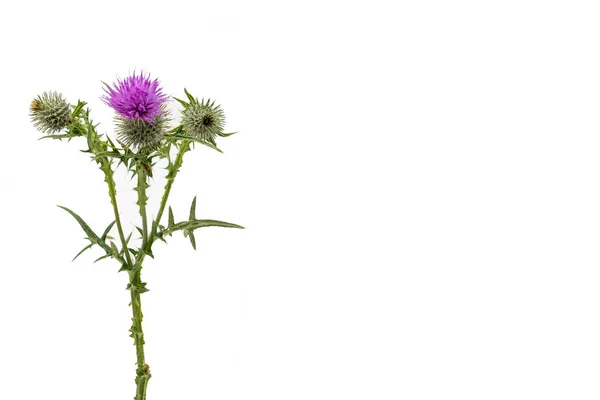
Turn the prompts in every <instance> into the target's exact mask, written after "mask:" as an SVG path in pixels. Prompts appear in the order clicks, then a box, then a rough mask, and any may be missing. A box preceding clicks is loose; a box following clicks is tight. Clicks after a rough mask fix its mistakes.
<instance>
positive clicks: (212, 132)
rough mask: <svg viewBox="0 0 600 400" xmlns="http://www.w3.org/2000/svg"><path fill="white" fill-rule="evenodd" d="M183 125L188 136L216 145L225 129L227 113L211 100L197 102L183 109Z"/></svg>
mask: <svg viewBox="0 0 600 400" xmlns="http://www.w3.org/2000/svg"><path fill="white" fill-rule="evenodd" d="M181 123H182V125H183V127H184V129H185V131H186V133H187V134H188V135H190V136H194V137H196V138H198V139H201V140H204V141H207V142H210V143H212V144H215V136H217V135H219V136H220V135H221V134H222V133H223V129H224V127H225V113H224V112H223V110H222V109H221V106H219V105H216V106H215V102H214V101H212V102H211V101H210V99H208V100H206V101H204V99H202V101H201V102H199V101H198V100H195V101H192V102H190V103H189V104H187V105H186V107H185V108H184V109H183V111H182V118H181Z"/></svg>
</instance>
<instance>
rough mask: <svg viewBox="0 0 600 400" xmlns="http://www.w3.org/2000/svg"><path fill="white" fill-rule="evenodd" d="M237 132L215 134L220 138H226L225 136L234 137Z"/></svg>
mask: <svg viewBox="0 0 600 400" xmlns="http://www.w3.org/2000/svg"><path fill="white" fill-rule="evenodd" d="M236 133H237V132H229V133H223V132H221V133H219V132H217V135H219V136H221V137H227V136H231V135H235V134H236Z"/></svg>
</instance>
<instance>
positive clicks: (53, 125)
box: [29, 92, 71, 134]
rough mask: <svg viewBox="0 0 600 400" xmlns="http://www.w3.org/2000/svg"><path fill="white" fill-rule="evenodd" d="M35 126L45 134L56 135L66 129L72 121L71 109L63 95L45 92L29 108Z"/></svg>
mask: <svg viewBox="0 0 600 400" xmlns="http://www.w3.org/2000/svg"><path fill="white" fill-rule="evenodd" d="M29 111H30V113H29V115H30V116H31V120H32V121H33V124H34V126H35V127H36V128H37V129H38V130H39V131H41V132H44V133H51V134H52V133H55V132H58V131H60V130H61V129H63V128H65V127H66V126H67V124H68V123H69V122H70V120H71V107H70V106H69V103H67V100H65V98H64V97H63V96H62V94H60V93H57V92H44V93H42V95H40V96H38V97H36V98H35V99H34V100H33V101H32V102H31V105H30V106H29Z"/></svg>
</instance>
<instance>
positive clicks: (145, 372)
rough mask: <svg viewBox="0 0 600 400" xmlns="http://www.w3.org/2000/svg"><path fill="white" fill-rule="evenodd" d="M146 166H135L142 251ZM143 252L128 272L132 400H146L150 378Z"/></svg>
mask: <svg viewBox="0 0 600 400" xmlns="http://www.w3.org/2000/svg"><path fill="white" fill-rule="evenodd" d="M146 168H148V166H147V164H145V163H143V162H141V161H140V162H138V163H137V165H136V173H137V176H138V181H137V188H136V190H137V194H138V201H137V204H138V205H139V207H140V215H141V217H142V249H146V246H147V242H148V218H147V214H146V201H147V200H148V196H147V195H146V190H147V188H148V183H147V173H146ZM144 256H145V254H144V251H140V252H139V253H138V254H137V256H136V263H135V265H133V266H132V268H131V271H130V272H129V290H130V291H131V309H132V312H133V318H132V321H133V324H132V326H131V336H132V337H133V341H134V343H135V353H136V358H137V368H136V375H135V384H136V391H135V397H134V400H146V389H147V387H148V381H149V380H150V377H151V376H152V375H151V374H150V367H149V366H148V364H146V357H145V355H144V344H145V341H144V331H143V329H142V319H143V318H144V315H143V314H142V299H141V294H142V293H144V292H145V291H146V290H147V289H146V287H145V286H146V284H145V283H143V282H142V262H143V261H144Z"/></svg>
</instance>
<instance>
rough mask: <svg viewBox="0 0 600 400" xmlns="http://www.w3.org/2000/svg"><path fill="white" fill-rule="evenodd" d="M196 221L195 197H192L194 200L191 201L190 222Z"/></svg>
mask: <svg viewBox="0 0 600 400" xmlns="http://www.w3.org/2000/svg"><path fill="white" fill-rule="evenodd" d="M195 219H196V196H194V200H192V206H191V207H190V218H189V220H190V221H194V220H195Z"/></svg>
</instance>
